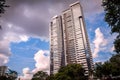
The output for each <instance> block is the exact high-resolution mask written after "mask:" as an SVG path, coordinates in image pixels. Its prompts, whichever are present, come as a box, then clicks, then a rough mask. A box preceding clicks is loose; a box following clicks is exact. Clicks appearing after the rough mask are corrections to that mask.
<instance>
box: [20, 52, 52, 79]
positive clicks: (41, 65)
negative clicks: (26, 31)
mask: <svg viewBox="0 0 120 80" xmlns="http://www.w3.org/2000/svg"><path fill="white" fill-rule="evenodd" d="M34 60H35V62H36V63H35V69H33V70H32V71H30V69H29V68H24V69H23V76H20V78H21V79H23V80H31V78H32V76H33V74H35V73H36V72H38V71H44V72H48V74H49V65H50V62H49V61H50V60H49V51H48V50H39V51H38V52H37V53H36V54H35V55H34Z"/></svg>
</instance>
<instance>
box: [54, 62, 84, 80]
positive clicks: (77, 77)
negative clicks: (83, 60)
mask: <svg viewBox="0 0 120 80" xmlns="http://www.w3.org/2000/svg"><path fill="white" fill-rule="evenodd" d="M84 73H85V71H84V69H83V68H82V66H81V65H80V64H69V65H67V66H65V67H61V68H60V69H59V71H58V73H57V74H55V77H54V80H86V77H85V75H84Z"/></svg>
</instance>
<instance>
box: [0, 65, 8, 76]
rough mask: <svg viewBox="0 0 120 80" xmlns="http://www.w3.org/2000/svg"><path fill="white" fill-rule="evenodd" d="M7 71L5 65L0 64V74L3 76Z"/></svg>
mask: <svg viewBox="0 0 120 80" xmlns="http://www.w3.org/2000/svg"><path fill="white" fill-rule="evenodd" d="M6 71H7V66H0V76H5V75H6V74H5V73H6Z"/></svg>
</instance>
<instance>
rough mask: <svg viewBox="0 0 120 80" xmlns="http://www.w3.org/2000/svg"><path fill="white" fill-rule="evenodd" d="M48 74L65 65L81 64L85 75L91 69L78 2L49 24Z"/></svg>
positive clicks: (88, 48)
mask: <svg viewBox="0 0 120 80" xmlns="http://www.w3.org/2000/svg"><path fill="white" fill-rule="evenodd" d="M50 61H51V62H50V74H55V73H57V71H58V70H59V68H60V67H62V66H65V65H67V64H72V63H77V64H81V65H82V66H83V68H84V69H85V74H86V75H87V74H88V71H89V70H92V69H93V61H92V54H91V50H90V45H89V40H88V36H87V32H86V28H85V23H84V16H83V12H82V7H81V5H80V3H79V2H75V3H73V4H71V5H70V7H69V9H67V10H65V11H63V12H62V14H61V15H59V16H54V17H53V18H52V21H51V23H50Z"/></svg>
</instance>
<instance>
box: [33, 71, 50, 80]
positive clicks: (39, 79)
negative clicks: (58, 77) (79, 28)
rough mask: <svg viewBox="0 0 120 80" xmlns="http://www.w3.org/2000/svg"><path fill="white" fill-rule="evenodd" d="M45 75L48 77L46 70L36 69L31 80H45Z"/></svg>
mask: <svg viewBox="0 0 120 80" xmlns="http://www.w3.org/2000/svg"><path fill="white" fill-rule="evenodd" d="M47 77H48V74H47V73H46V72H43V71H38V72H37V73H35V74H34V75H33V78H32V80H46V79H47Z"/></svg>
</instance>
